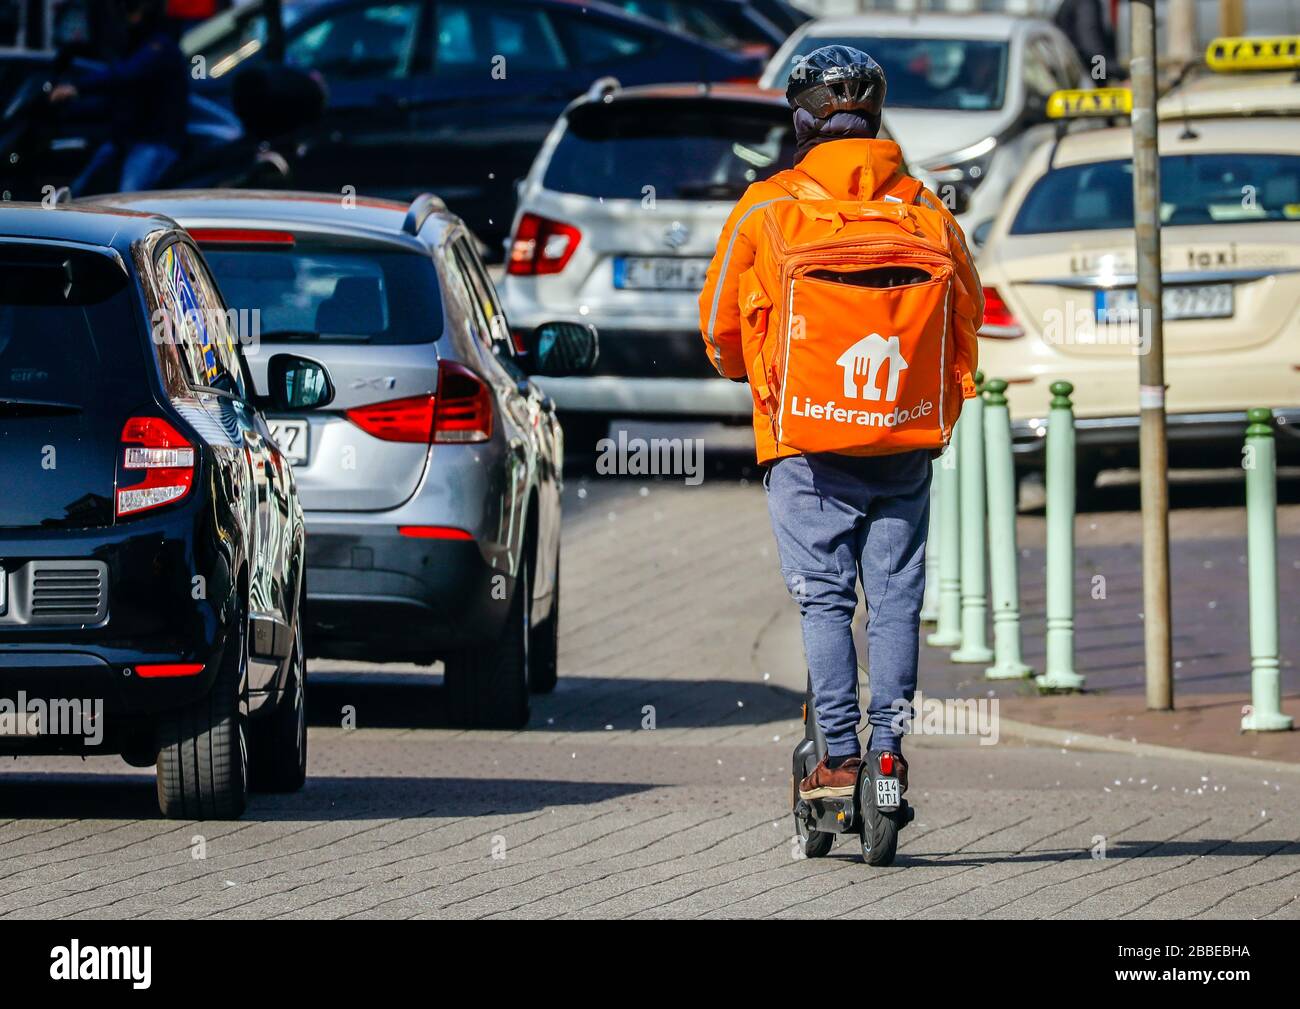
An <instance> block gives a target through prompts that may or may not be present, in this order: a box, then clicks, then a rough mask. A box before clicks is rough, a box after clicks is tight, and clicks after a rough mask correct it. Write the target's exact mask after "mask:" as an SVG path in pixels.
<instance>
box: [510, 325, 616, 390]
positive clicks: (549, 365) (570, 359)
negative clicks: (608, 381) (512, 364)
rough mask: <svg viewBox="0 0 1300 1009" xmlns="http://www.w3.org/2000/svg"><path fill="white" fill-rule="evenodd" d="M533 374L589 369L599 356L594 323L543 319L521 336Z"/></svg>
mask: <svg viewBox="0 0 1300 1009" xmlns="http://www.w3.org/2000/svg"><path fill="white" fill-rule="evenodd" d="M525 347H526V349H527V351H528V360H529V363H530V364H531V368H530V370H531V371H532V373H533V374H534V375H542V376H547V375H549V376H550V377H551V378H562V377H564V376H566V375H583V374H586V373H587V372H589V371H591V369H592V368H594V367H595V365H596V359H597V358H598V357H599V356H600V341H599V338H598V337H597V335H596V327H595V326H593V325H591V324H590V323H586V322H544V323H542V324H541V325H540V326H538V327H537V328H536V329H534V330H533V331H532V332H531V333H530V334H528V336H527V338H526V339H525Z"/></svg>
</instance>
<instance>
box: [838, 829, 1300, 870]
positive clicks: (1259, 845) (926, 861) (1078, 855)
mask: <svg viewBox="0 0 1300 1009" xmlns="http://www.w3.org/2000/svg"><path fill="white" fill-rule="evenodd" d="M850 842H852V843H853V844H854V847H850V846H849V844H850ZM841 843H842V844H844V847H843V848H840V847H839V846H837V847H836V849H835V851H834V853H833V854H832V855H831V856H830V857H831V858H832V859H836V860H839V861H845V862H853V861H859V862H860V861H861V859H860V858H859V857H858V855H857V853H856V841H855V840H854V839H853V838H849V839H848V840H847V841H842V842H841ZM899 844H900V846H901V847H903V848H905V846H906V844H907V835H906V834H903V835H902V836H901V838H900V841H899ZM1298 844H1300V842H1296V841H1229V840H1227V839H1226V838H1221V837H1220V838H1202V839H1200V840H1183V841H1121V842H1117V843H1115V844H1111V845H1109V846H1108V847H1107V849H1106V857H1105V859H1099V860H1098V861H1100V862H1113V861H1116V860H1118V859H1128V858H1183V859H1187V858H1242V857H1256V858H1264V857H1267V856H1269V855H1275V854H1277V853H1278V852H1279V851H1281V850H1282V849H1283V848H1286V847H1296V846H1297V845H1298ZM1089 857H1090V854H1089V852H1088V851H1087V850H1086V849H1085V850H1080V849H1078V848H1059V849H1052V850H1049V851H1027V852H1021V853H1015V854H1005V855H1004V854H988V855H977V854H971V853H969V852H954V853H953V854H952V855H948V854H944V853H942V852H934V853H932V854H926V855H917V854H909V853H908V852H907V851H906V850H900V851H899V853H898V859H897V861H896V862H895V863H894V868H897V869H903V868H907V867H909V866H929V867H931V868H946V867H948V866H955V867H970V868H977V867H982V866H986V865H1016V864H1021V863H1023V864H1033V863H1035V862H1070V861H1075V860H1078V859H1087V858H1089ZM864 869H865V866H864Z"/></svg>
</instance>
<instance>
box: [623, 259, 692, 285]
mask: <svg viewBox="0 0 1300 1009" xmlns="http://www.w3.org/2000/svg"><path fill="white" fill-rule="evenodd" d="M708 270H709V261H708V260H707V259H688V258H686V257H684V256H621V257H619V258H618V259H616V260H614V286H615V287H617V288H619V289H620V290H640V291H699V290H701V289H703V287H704V275H705V274H706V273H708Z"/></svg>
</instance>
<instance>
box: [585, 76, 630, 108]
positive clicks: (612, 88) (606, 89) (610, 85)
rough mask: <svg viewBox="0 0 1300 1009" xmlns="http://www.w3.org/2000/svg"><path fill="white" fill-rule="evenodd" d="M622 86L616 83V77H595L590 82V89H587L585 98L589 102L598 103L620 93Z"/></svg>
mask: <svg viewBox="0 0 1300 1009" xmlns="http://www.w3.org/2000/svg"><path fill="white" fill-rule="evenodd" d="M622 90H623V85H622V84H620V83H619V82H618V78H617V77H597V78H596V79H595V80H594V81H592V82H591V87H589V88H588V89H587V98H588V100H590V101H593V102H598V101H600V100H601V99H602V98H607V97H608V96H610V95H612V94H614V93H615V92H617V91H622Z"/></svg>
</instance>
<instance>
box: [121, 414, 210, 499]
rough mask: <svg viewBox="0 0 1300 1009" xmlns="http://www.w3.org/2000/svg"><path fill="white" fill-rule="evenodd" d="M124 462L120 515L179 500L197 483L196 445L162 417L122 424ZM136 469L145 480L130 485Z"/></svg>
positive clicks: (122, 466)
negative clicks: (128, 480) (125, 484)
mask: <svg viewBox="0 0 1300 1009" xmlns="http://www.w3.org/2000/svg"><path fill="white" fill-rule="evenodd" d="M121 441H122V464H121V468H122V470H123V471H124V472H123V473H122V475H121V476H120V477H119V479H118V481H117V482H118V491H117V514H118V516H119V517H120V516H123V515H134V514H135V513H137V512H142V511H148V510H149V509H150V508H161V507H162V506H163V505H167V504H171V503H173V502H175V501H179V500H180V499H181V498H183V497H184V496H185V495H186V494H188V493H189V492H190V488H191V487H192V486H193V485H194V446H193V445H191V444H190V443H189V441H188V440H186V438H185V436H184V435H182V434H181V433H180V432H179V431H177V430H176V428H174V427H172V425H171V424H170V423H169V422H168V421H165V420H163V419H162V418H161V417H132V418H131V419H130V420H128V421H127V422H126V424H125V425H124V426H123V427H122V439H121ZM135 471H143V474H144V479H143V480H142V481H141V482H139V483H136V484H132V485H130V486H126V487H124V486H122V484H123V482H124V480H125V479H126V478H127V477H128V476H129V475H133V474H134V473H135Z"/></svg>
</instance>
